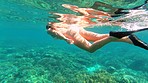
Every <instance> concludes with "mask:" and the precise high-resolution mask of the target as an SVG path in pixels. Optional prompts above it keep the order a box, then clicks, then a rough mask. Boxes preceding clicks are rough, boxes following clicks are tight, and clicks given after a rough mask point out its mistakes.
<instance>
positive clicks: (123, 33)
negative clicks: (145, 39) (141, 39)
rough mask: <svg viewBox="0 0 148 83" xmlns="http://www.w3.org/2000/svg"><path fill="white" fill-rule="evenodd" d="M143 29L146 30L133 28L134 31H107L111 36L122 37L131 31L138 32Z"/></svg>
mask: <svg viewBox="0 0 148 83" xmlns="http://www.w3.org/2000/svg"><path fill="white" fill-rule="evenodd" d="M144 30H148V28H144V29H139V30H134V31H125V32H113V31H111V32H110V33H109V35H110V36H113V37H116V38H122V37H125V36H128V35H131V34H132V33H135V32H139V31H144Z"/></svg>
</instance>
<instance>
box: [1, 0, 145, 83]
mask: <svg viewBox="0 0 148 83" xmlns="http://www.w3.org/2000/svg"><path fill="white" fill-rule="evenodd" d="M94 1H97V0H82V1H81V0H0V16H1V17H0V83H98V82H100V83H148V51H146V50H144V49H141V48H139V47H135V46H132V45H129V44H126V43H117V42H114V43H110V44H107V45H106V46H104V47H103V48H101V49H99V50H97V51H96V52H95V53H88V52H86V51H84V50H81V49H79V48H77V47H76V46H74V45H69V44H67V43H66V42H65V41H62V40H57V39H53V38H52V37H50V36H49V35H48V34H47V33H46V29H45V26H46V24H47V22H48V21H52V20H53V19H52V18H48V16H50V15H49V14H48V12H60V13H73V12H72V11H70V10H66V9H64V8H63V7H61V4H63V3H68V4H71V3H72V4H75V5H78V6H80V7H90V6H91V5H92V4H93V3H94ZM100 1H101V0H100ZM102 1H105V2H106V3H109V1H111V2H112V5H114V6H117V7H119V6H121V7H124V8H126V7H127V8H128V7H129V8H130V7H134V6H137V5H139V4H141V3H143V2H144V1H145V0H130V1H127V0H118V1H116V0H115V1H114V0H102ZM113 1H114V2H113ZM117 3H118V4H117ZM127 4H128V6H127ZM91 30H92V31H96V32H97V31H98V33H108V32H109V31H110V30H120V28H119V27H117V28H116V29H115V28H110V27H103V28H102V27H101V28H100V27H97V28H95V29H91ZM136 35H137V36H138V37H139V38H140V39H142V40H143V41H145V42H148V38H147V35H148V31H143V32H139V33H136Z"/></svg>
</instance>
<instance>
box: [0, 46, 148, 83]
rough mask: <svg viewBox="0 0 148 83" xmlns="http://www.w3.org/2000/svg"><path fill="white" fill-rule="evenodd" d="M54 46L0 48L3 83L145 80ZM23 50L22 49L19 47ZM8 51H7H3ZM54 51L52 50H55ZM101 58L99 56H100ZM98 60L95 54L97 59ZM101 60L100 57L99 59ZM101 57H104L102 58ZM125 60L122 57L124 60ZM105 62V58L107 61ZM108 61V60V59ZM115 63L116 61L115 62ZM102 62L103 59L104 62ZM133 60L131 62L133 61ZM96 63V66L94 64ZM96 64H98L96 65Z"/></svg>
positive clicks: (143, 74) (131, 82) (126, 82)
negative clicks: (26, 48) (25, 48)
mask: <svg viewBox="0 0 148 83" xmlns="http://www.w3.org/2000/svg"><path fill="white" fill-rule="evenodd" d="M58 49H59V48H58V47H52V46H47V47H38V48H37V47H36V48H32V49H28V50H26V51H23V52H22V51H20V52H18V51H17V50H20V49H17V48H10V47H8V48H4V49H3V48H1V50H0V55H1V57H2V56H3V55H4V54H5V55H7V56H5V57H4V58H3V60H1V61H0V80H1V82H7V83H24V82H25V83H26V82H27V83H33V82H34V83H59V82H60V83H66V82H69V83H146V82H148V79H147V77H148V73H147V72H144V71H143V72H142V70H141V71H135V70H131V69H128V68H123V67H124V66H121V67H122V68H115V67H116V66H114V64H116V63H114V62H113V63H112V66H111V65H110V66H105V65H103V64H102V65H101V63H99V62H98V63H97V64H96V60H95V58H94V57H98V56H90V55H89V54H88V53H81V52H77V53H75V52H73V51H71V52H66V51H65V49H61V50H58ZM23 50H24V49H23ZM6 51H7V52H10V53H7V52H6ZM55 51H56V52H55ZM101 58H102V57H101ZM108 58H109V56H108ZM97 59H99V57H98V58H97ZM102 59H103V58H102ZM104 60H107V59H105V58H104ZM124 60H125V59H124ZM108 61H109V60H108ZM110 62H111V61H110ZM118 62H119V61H118ZM105 63H106V62H105ZM134 63H136V62H133V63H132V67H133V64H134ZM94 64H96V65H94ZM99 64H100V65H99ZM124 64H125V63H124ZM121 65H122V64H121Z"/></svg>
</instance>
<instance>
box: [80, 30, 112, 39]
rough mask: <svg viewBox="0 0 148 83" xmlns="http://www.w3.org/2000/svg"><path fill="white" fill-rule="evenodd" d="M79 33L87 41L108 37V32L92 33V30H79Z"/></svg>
mask: <svg viewBox="0 0 148 83" xmlns="http://www.w3.org/2000/svg"><path fill="white" fill-rule="evenodd" d="M80 34H81V36H83V37H84V38H85V39H86V40H88V41H93V42H95V41H97V40H100V39H103V38H106V37H108V36H109V35H108V34H98V33H94V32H91V31H85V30H84V31H80Z"/></svg>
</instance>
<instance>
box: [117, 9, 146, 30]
mask: <svg viewBox="0 0 148 83" xmlns="http://www.w3.org/2000/svg"><path fill="white" fill-rule="evenodd" d="M129 12H130V13H129V14H127V15H124V16H122V17H120V19H118V20H116V21H124V22H123V23H122V24H121V27H122V28H125V29H128V30H137V29H143V28H147V27H148V11H146V10H130V11H129Z"/></svg>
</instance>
